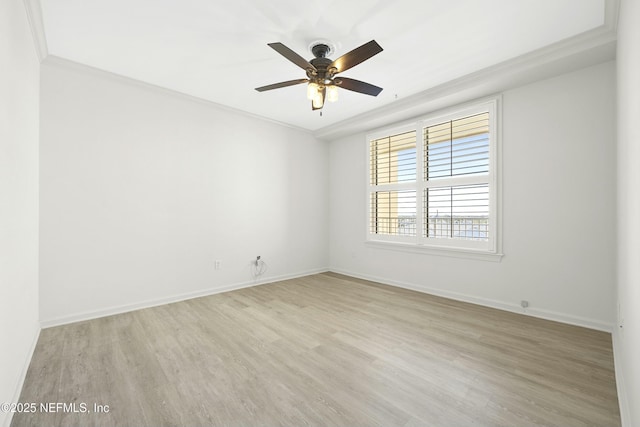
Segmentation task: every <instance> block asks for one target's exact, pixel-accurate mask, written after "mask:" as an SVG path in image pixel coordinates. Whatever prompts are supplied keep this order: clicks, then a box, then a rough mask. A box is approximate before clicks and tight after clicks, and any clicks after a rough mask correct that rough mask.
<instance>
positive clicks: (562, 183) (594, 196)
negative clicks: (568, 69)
mask: <svg viewBox="0 0 640 427" xmlns="http://www.w3.org/2000/svg"><path fill="white" fill-rule="evenodd" d="M502 123H503V139H502V149H503V159H502V160H503V217H504V223H503V225H504V229H503V253H504V254H505V256H504V257H503V258H502V261H501V262H499V263H496V262H490V261H479V260H470V259H460V258H451V257H444V256H434V255H427V254H415V253H407V252H398V251H392V250H386V249H380V248H374V247H370V246H367V245H365V243H364V240H365V226H364V221H365V212H366V189H365V183H366V181H365V179H366V177H365V145H366V142H365V136H364V134H357V135H352V136H350V137H346V138H343V139H340V140H337V141H332V142H331V144H330V190H329V194H330V233H331V237H330V267H331V269H332V270H334V271H340V272H344V273H347V274H352V275H356V276H360V277H365V278H371V279H374V280H379V281H382V282H386V283H390V284H398V285H401V286H407V287H412V288H415V289H420V290H424V291H427V292H431V293H435V294H440V295H444V296H450V297H453V298H457V299H463V300H468V301H473V302H477V303H481V304H487V305H491V306H496V307H501V308H504V309H510V310H514V311H520V307H519V303H520V301H521V300H528V301H529V303H530V309H528V313H530V314H533V315H536V316H542V317H548V318H552V319H558V320H562V321H565V322H570V323H577V324H581V325H586V326H590V327H594V328H600V329H605V330H610V328H611V327H612V325H613V323H614V319H615V314H614V313H615V310H614V305H615V304H614V289H615V210H616V206H615V191H614V189H615V64H614V63H613V62H607V63H603V64H600V65H597V66H592V67H589V68H586V69H583V70H580V71H577V72H573V73H570V74H565V75H561V76H559V77H556V78H552V79H549V80H544V81H539V82H537V83H534V84H530V85H526V86H523V87H520V88H516V89H513V90H508V91H506V92H505V93H504V94H503V121H502Z"/></svg>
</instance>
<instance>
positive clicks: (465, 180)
mask: <svg viewBox="0 0 640 427" xmlns="http://www.w3.org/2000/svg"><path fill="white" fill-rule="evenodd" d="M496 110H497V99H492V100H490V101H488V102H483V103H481V104H477V105H474V106H470V107H465V108H460V109H457V110H455V111H449V112H447V113H445V114H439V115H434V116H430V117H426V118H424V119H422V120H420V121H418V122H414V123H410V124H407V125H405V126H401V127H397V128H395V129H384V130H382V131H380V132H376V133H375V134H372V135H370V136H369V137H368V138H367V143H368V164H369V167H368V174H369V178H368V180H369V185H368V199H369V208H368V224H367V235H368V240H369V241H371V242H393V243H405V244H412V245H414V246H415V247H423V248H431V249H444V250H454V251H461V250H462V251H474V252H485V253H497V252H498V237H499V231H500V230H499V227H498V225H499V224H498V221H497V212H498V209H497V204H498V197H497V196H498V187H497V182H498V181H497V176H498V171H497V165H498V162H497V153H498V150H497V145H498V141H497V137H498V133H497V126H496V122H497V117H496V116H497V112H496Z"/></svg>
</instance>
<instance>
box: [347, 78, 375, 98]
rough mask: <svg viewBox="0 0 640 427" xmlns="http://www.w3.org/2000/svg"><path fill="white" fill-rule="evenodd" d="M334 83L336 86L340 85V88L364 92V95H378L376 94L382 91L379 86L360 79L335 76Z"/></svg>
mask: <svg viewBox="0 0 640 427" xmlns="http://www.w3.org/2000/svg"><path fill="white" fill-rule="evenodd" d="M336 83H337V84H338V87H341V88H342V89H347V90H352V91H354V92H359V93H364V94H365V95H371V96H378V94H379V93H380V92H382V88H381V87H378V86H374V85H372V84H370V83H366V82H361V81H360V80H356V79H350V78H348V77H336Z"/></svg>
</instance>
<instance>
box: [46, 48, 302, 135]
mask: <svg viewBox="0 0 640 427" xmlns="http://www.w3.org/2000/svg"><path fill="white" fill-rule="evenodd" d="M42 65H43V66H45V67H55V68H60V69H66V70H69V71H72V72H76V73H80V74H85V75H92V76H94V77H97V78H100V79H106V80H110V81H112V82H117V83H119V84H122V85H129V86H132V87H137V88H140V89H144V90H148V91H151V92H155V93H160V94H163V95H165V96H170V97H173V98H178V99H182V100H185V101H189V102H195V103H198V104H201V105H204V106H206V107H209V108H215V109H217V110H221V111H225V112H227V113H232V114H236V115H239V116H244V117H247V118H251V119H255V120H259V121H261V122H265V123H270V124H272V125H277V126H279V127H283V128H288V129H291V130H294V131H297V132H300V133H303V134H307V135H311V136H313V133H312V132H311V131H310V130H309V129H305V128H301V127H298V126H294V125H291V124H289V123H285V122H280V121H277V120H273V119H269V118H267V117H263V116H260V115H257V114H253V113H249V112H247V111H244V110H239V109H237V108H234V107H229V106H227V105H224V104H219V103H217V102H213V101H210V100H208V99H205V98H200V97H198V96H194V95H190V94H188V93H185V92H179V91H176V90H173V89H169V88H166V87H163V86H158V85H155V84H153V83H147V82H145V81H142V80H137V79H134V78H131V77H127V76H123V75H122V74H117V73H114V72H112V71H107V70H104V69H102V68H96V67H92V66H90V65H86V64H83V63H80V62H75V61H72V60H70V59H66V58H62V57H60V56H56V55H48V56H47V57H46V59H45V60H43V62H42Z"/></svg>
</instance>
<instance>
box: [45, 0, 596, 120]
mask: <svg viewBox="0 0 640 427" xmlns="http://www.w3.org/2000/svg"><path fill="white" fill-rule="evenodd" d="M40 7H41V10H42V21H43V24H44V34H45V37H46V44H47V48H48V53H49V54H51V55H55V56H58V57H62V58H65V59H69V60H71V61H75V62H78V63H82V64H86V65H89V66H92V67H95V68H99V69H102V70H105V71H109V72H112V73H115V74H119V75H122V76H126V77H130V78H133V79H136V80H140V81H143V82H146V83H150V84H153V85H157V86H161V87H164V88H168V89H172V90H175V91H177V92H181V93H184V94H188V95H192V96H195V97H198V98H203V99H205V100H209V101H212V102H215V103H218V104H223V105H225V106H229V107H232V108H235V109H239V110H242V111H245V112H248V113H251V114H255V115H259V116H262V117H265V118H268V119H272V120H276V121H278V122H283V123H286V124H289V125H292V126H296V127H300V128H305V129H308V130H311V131H318V130H321V129H323V128H327V127H328V126H330V125H333V124H336V123H340V122H342V121H345V120H348V119H350V118H353V117H355V116H358V115H362V114H364V113H367V112H371V111H373V110H376V109H379V108H381V107H383V106H385V105H388V104H390V103H393V102H395V101H396V100H400V99H404V98H407V97H410V96H412V95H415V94H416V93H420V92H423V91H426V90H429V89H431V88H434V87H436V86H438V85H442V84H446V83H447V82H449V81H451V80H453V79H456V78H460V77H463V76H465V75H468V74H471V73H474V72H476V71H479V70H482V69H485V68H487V67H490V66H493V65H496V64H499V63H502V62H504V61H507V60H509V59H512V58H515V57H518V56H521V55H524V54H527V53H529V52H532V51H535V50H537V49H541V48H544V47H546V46H549V45H551V44H554V43H557V42H559V41H562V40H565V39H567V38H570V37H573V36H576V35H579V34H583V33H585V32H588V31H590V30H593V29H595V28H598V27H601V26H603V25H604V24H605V0H482V1H479V0H395V1H379V0H371V1H365V0H360V1H344V0H341V1H336V0H325V1H317V0H306V1H300V0H271V1H269V2H266V1H261V0H233V1H227V0H93V1H87V0H40ZM318 39H324V40H329V41H330V42H332V43H333V44H334V45H335V46H336V52H335V53H333V54H332V55H331V58H332V59H336V58H337V57H339V56H341V55H343V54H344V53H346V52H348V51H350V50H352V49H354V48H356V47H358V46H360V45H361V44H363V43H366V42H368V41H369V40H372V39H375V40H376V41H377V42H378V43H379V44H380V45H381V46H382V47H383V49H384V51H383V52H381V53H380V54H378V55H376V56H374V57H373V58H371V59H369V60H368V61H366V62H364V63H362V64H360V65H358V66H356V67H354V68H352V69H350V70H348V71H346V72H345V73H344V74H343V75H344V76H345V77H351V78H355V79H358V80H363V81H366V82H369V83H372V84H374V85H377V86H380V87H383V88H384V90H383V91H382V93H381V94H380V95H379V96H378V97H371V96H367V95H362V94H358V93H354V92H349V91H346V90H341V91H340V99H339V101H338V102H336V103H328V104H327V105H325V108H324V109H323V115H322V117H321V116H320V114H319V113H318V112H317V111H316V112H312V111H311V106H310V102H309V101H308V100H307V99H306V87H305V85H298V86H292V87H288V88H283V89H277V90H273V91H269V92H262V93H259V92H256V91H255V90H254V88H255V87H259V86H263V85H267V84H271V83H277V82H280V81H285V80H293V79H298V78H304V77H305V75H304V71H303V70H302V69H300V68H298V67H296V66H295V65H294V64H292V63H291V62H289V61H287V60H286V59H285V58H284V57H282V56H280V55H279V54H278V53H277V52H275V51H274V50H272V49H271V48H270V47H268V46H267V43H271V42H282V43H284V44H285V45H287V46H288V47H290V48H291V49H293V50H294V51H296V52H298V53H299V54H300V55H301V56H303V57H305V58H307V59H310V58H312V57H313V55H312V54H311V53H310V51H309V45H310V43H311V42H313V41H315V40H318Z"/></svg>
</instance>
